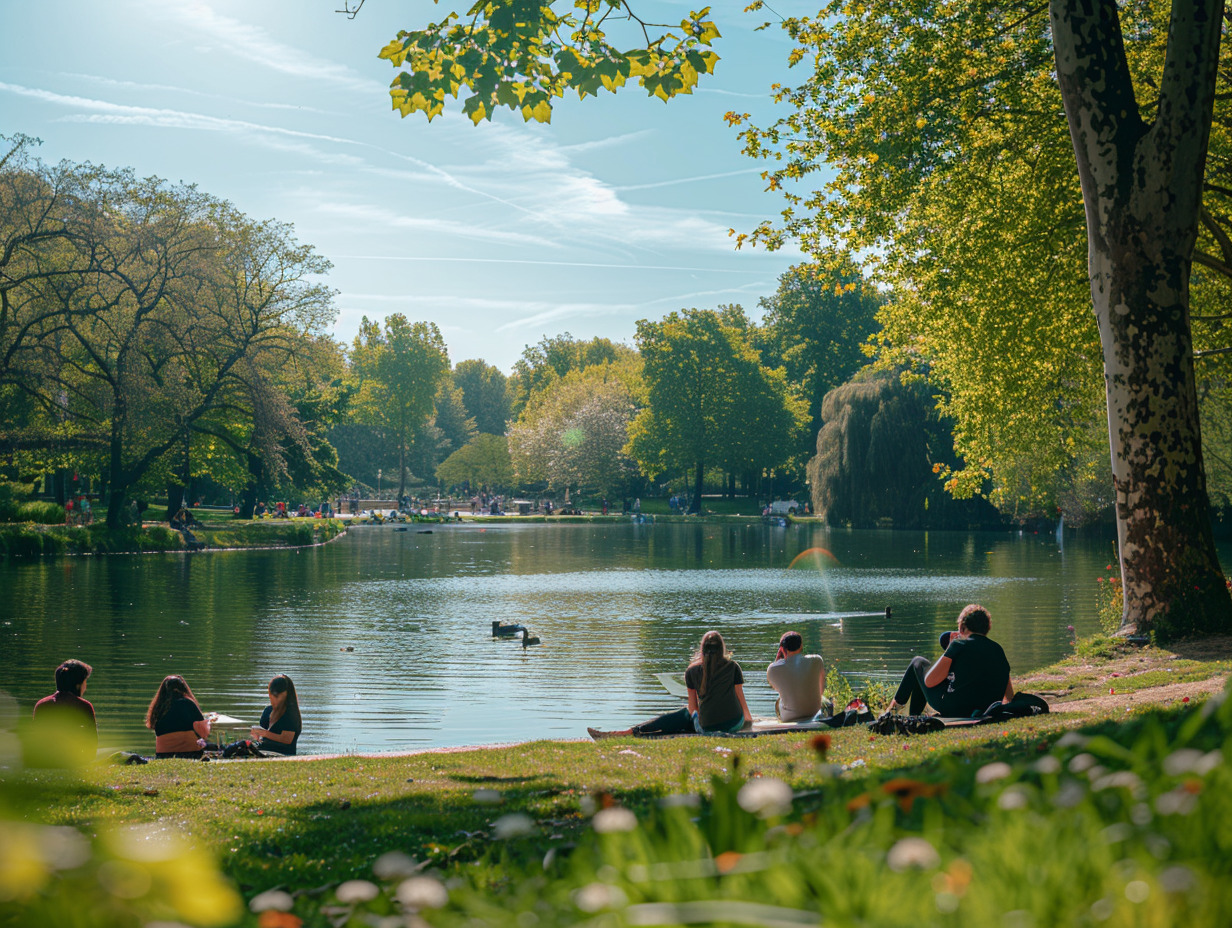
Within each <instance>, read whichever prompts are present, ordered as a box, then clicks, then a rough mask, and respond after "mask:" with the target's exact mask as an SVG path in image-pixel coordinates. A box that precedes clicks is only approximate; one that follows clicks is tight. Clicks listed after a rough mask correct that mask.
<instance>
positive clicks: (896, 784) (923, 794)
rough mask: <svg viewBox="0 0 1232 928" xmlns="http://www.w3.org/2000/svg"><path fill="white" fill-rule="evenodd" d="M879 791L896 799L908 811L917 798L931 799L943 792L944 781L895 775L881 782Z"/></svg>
mask: <svg viewBox="0 0 1232 928" xmlns="http://www.w3.org/2000/svg"><path fill="white" fill-rule="evenodd" d="M881 791H882V792H883V793H885V794H886V795H889V796H893V797H894V798H896V799H897V800H898V805H899V808H900V809H902V810H903V811H904V812H910V811H911V807H912V805H914V804H915V801H916V800H917V799H931V798H932V797H933V796H939V795H941V794H942V793H944V792H945V784H944V783H925V782H923V781H922V780H910V779H908V778H907V777H895V778H894V779H892V780H887V781H886V782H885V783H883V784H881Z"/></svg>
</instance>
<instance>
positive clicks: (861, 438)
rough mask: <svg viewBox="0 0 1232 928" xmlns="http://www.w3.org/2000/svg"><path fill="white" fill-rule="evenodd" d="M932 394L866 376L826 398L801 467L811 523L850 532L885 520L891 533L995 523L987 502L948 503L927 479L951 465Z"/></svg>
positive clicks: (884, 376) (867, 372)
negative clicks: (815, 519)
mask: <svg viewBox="0 0 1232 928" xmlns="http://www.w3.org/2000/svg"><path fill="white" fill-rule="evenodd" d="M904 374H906V375H907V376H904ZM933 390H934V388H933V387H932V386H931V385H930V384H929V383H928V381H927V379H926V378H925V377H921V376H918V375H912V374H910V373H909V372H907V371H901V370H899V371H891V370H876V369H873V368H866V369H864V370H862V371H861V372H860V373H858V374H857V375H856V376H855V377H853V378H852V379H851V380H849V381H848V382H847V383H844V384H842V385H841V386H839V387H836V388H835V389H833V390H831V391H830V392H828V393H827V394H826V396H825V402H824V404H823V406H822V412H821V417H822V419H823V421H824V424H823V426H822V428H821V430H820V432H819V433H818V435H817V454H816V456H815V457H814V458H812V459H811V460H810V461H809V466H808V472H809V483H810V485H811V488H812V496H813V509H814V511H815V512H816V513H817V515H818V516H820V517H821V518H822V519H824V520H825V521H827V522H829V523H830V524H843V523H851V524H853V525H856V526H873V525H876V524H878V521H879V520H881V519H888V520H890V521H891V522H892V523H893V525H894V527H895V528H927V527H951V526H953V527H961V528H966V527H967V526H969V525H970V524H972V523H976V522H988V521H995V520H996V512H995V510H993V509H992V507H991V506H990V505H989V504H988V503H987V502H985V501H984V500H982V499H978V498H976V499H971V500H955V499H954V498H953V497H951V496H950V495H949V494H948V493H946V492H945V490H944V489H942V486H941V484H940V483H939V482H938V481H937V480H936V478H935V476H934V474H936V473H938V472H939V471H941V470H942V469H948V468H950V467H952V466H953V465H954V464H955V463H956V461H955V460H954V454H953V441H952V439H951V436H950V430H949V428H948V427H947V426H946V424H945V423H944V422H943V421H942V420H941V419H940V417H939V416H938V414H937V410H936V404H935V402H934V400H933Z"/></svg>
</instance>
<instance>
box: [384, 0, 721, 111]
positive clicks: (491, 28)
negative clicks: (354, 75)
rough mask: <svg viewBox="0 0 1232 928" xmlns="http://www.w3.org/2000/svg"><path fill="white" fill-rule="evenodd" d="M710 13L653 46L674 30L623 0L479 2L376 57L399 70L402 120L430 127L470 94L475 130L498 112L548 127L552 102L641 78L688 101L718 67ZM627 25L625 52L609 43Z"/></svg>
mask: <svg viewBox="0 0 1232 928" xmlns="http://www.w3.org/2000/svg"><path fill="white" fill-rule="evenodd" d="M570 5H571V6H573V7H574V9H575V10H576V12H572V11H571V12H564V13H558V12H557V10H556V7H560V6H564V7H568V6H570ZM709 12H710V10H709V7H706V8H704V9H702V10H701V11H700V12H694V13H690V14H689V16H688V17H687V18H686V19H683V20H681V22H680V26H679V30H678V31H674V32H670V31H669V32H664V33H663V34H661V35H659V36H658V37H656V38H653V39H652V38H651V34H650V32H649V31H648V29H658V28H670V27H668V26H663V25H662V24H652V23H647V22H644V21H643V20H641V19H639V18H638V17H637V16H636V15H635V14H634V13H633V10H632V8H631V7H630V5H629V4H627V3H625V2H623V0H581V2H577V0H574V2H573V3H572V4H568V3H559V4H558V3H553V2H552V0H517V2H499V0H497V2H484V0H480V2H477V3H475V4H474V5H473V6H472V7H470V9H469V10H468V11H467V12H466V13H465V15H464V16H463V17H461V18H459V16H458V14H457V13H456V12H453V11H451V12H449V13H448V15H446V17H445V18H444V19H443V20H442V21H441V22H438V23H428V24H427V25H426V26H425V27H424V28H423V29H417V30H412V31H405V30H404V31H401V32H399V33H398V37H397V39H395V40H394V41H392V42H390V43H389V44H388V45H387V46H385V48H383V49H381V53H380V57H382V58H384V59H387V60H388V61H389V62H390V63H391V64H392V65H393V66H394V67H395V68H399V69H402V70H401V73H400V74H399V75H398V76H397V77H396V78H395V79H394V81H393V83H392V84H391V85H390V91H389V95H390V97H391V98H392V100H393V107H394V109H395V110H398V111H399V112H400V113H401V114H402V115H403V116H409V115H410V114H411V113H416V112H422V113H423V114H424V115H425V116H427V118H428V119H429V120H431V119H432V118H433V117H434V116H436V115H437V114H439V113H441V112H443V110H444V108H445V105H446V97H453V98H454V99H458V97H459V94H461V93H462V92H463V91H464V90H465V91H468V92H469V95H467V96H465V98H464V99H463V102H462V112H463V113H465V114H466V115H467V116H469V117H470V118H471V119H472V120H473V121H474V122H476V123H478V122H479V121H480V120H483V119H491V118H492V114H493V113H494V112H495V111H496V109H497V108H499V107H508V108H509V109H512V110H515V111H517V112H520V113H521V114H522V118H523V119H525V120H526V121H528V122H529V121H530V120H532V119H534V120H536V121H537V122H548V121H549V120H550V119H551V116H552V105H553V102H554V101H555V100H556V99H557V98H559V97H561V96H563V95H564V93H565V91H566V90H573V91H576V92H577V94H578V96H579V97H580V98H584V97H586V96H588V95H597V94H598V93H599V91H600V90H601V89H604V90H608V91H611V92H615V91H616V89H617V88H619V87H622V86H624V84H625V82H626V81H627V80H628V79H629V78H635V79H636V80H637V82H638V83H639V84H640V85H641V86H642V87H644V88H646V92H647V93H648V94H650V95H651V96H657V97H659V98H660V99H663V100H667V99H669V98H671V97H673V96H675V95H676V94H681V93H691V92H692V90H693V87H694V86H696V84H697V80H698V77H699V75H701V74H709V73H710V72H711V71H713V70H714V66H715V64H716V63H717V62H718V55H716V54H715V53H714V52H712V51H709V50H708V49H707V48H705V47H703V46H709V45H710V43H711V42H712V40H714V39H716V38H718V37H719V31H718V29H716V28H715V26H714V23H712V22H710V21H708V20H707V19H706V18H705V17H706V16H707V15H708V14H709ZM622 19H623V20H625V21H626V22H629V23H630V29H631V30H632V31H633V32H634V34H635V35H636V36H637V38H636V40H635V41H636V42H637V44H636V45H634V46H633V47H631V48H629V49H628V50H625V51H621V50H619V49H618V48H617V47H616V46H614V45H612V44H611V43H610V42H609V40H608V33H607V30H608V29H610V28H611V27H612V26H613V25H616V23H617V22H618V21H619V20H622ZM633 23H636V26H634V25H632V24H633ZM638 27H640V29H639V28H638Z"/></svg>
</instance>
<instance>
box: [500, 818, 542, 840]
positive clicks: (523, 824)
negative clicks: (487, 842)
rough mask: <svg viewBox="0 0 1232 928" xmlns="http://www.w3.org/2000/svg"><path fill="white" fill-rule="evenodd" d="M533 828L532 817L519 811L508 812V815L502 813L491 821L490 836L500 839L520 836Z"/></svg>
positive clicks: (528, 832)
mask: <svg viewBox="0 0 1232 928" xmlns="http://www.w3.org/2000/svg"><path fill="white" fill-rule="evenodd" d="M534 830H535V821H534V819H532V818H531V817H530V816H529V815H525V814H523V813H521V812H510V813H509V814H508V815H502V816H501V817H500V818H498V819H497V820H496V821H495V822H493V823H492V837H494V838H496V839H497V840H502V841H503V840H507V839H509V838H521V837H523V836H525V835H528V834H530V833H531V832H533V831H534Z"/></svg>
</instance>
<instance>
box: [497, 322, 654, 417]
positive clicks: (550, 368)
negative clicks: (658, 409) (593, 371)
mask: <svg viewBox="0 0 1232 928" xmlns="http://www.w3.org/2000/svg"><path fill="white" fill-rule="evenodd" d="M599 364H613V365H616V367H617V369H618V370H620V369H625V370H628V369H631V368H632V367H633V366H635V365H636V364H637V352H635V351H634V350H633V349H631V348H629V347H628V346H627V345H621V344H617V343H616V342H613V341H612V340H611V339H608V338H592V339H590V340H589V341H584V340H582V339H577V338H574V337H573V336H572V335H570V334H569V333H568V332H564V333H562V334H560V335H557V336H555V337H553V338H547V337H544V338H542V339H540V341H539V343H538V344H535V345H527V346H526V348H525V349H523V351H522V357H520V358H518V360H517V362H516V363H515V364H514V365H513V376H512V377H510V378H509V394H510V396H509V398H510V403H511V407H510V412H511V415H513V416H514V417H517V416H520V415H521V414H522V410H523V409H525V408H526V404H527V403H529V402H530V400H531V397H533V396H534V395H535V394H536V393H539V392H542V391H543V390H546V389H547V388H548V387H550V386H551V385H552V384H553V383H555V382H556V381H558V380H560V379H561V378H563V377H565V376H566V375H567V374H569V373H570V372H571V371H582V370H585V369H586V368H588V367H594V366H596V365H599ZM630 386H632V384H630Z"/></svg>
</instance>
